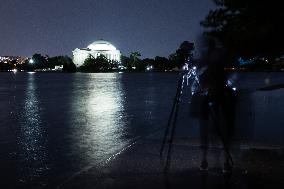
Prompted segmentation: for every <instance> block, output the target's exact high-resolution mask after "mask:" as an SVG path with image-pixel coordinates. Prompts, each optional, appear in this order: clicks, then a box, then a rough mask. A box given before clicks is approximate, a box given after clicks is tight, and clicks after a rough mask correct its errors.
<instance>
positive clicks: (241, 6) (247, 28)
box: [201, 0, 284, 60]
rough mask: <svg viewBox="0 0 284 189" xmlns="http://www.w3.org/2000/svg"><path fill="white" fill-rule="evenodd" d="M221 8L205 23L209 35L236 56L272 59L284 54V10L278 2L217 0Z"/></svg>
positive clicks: (214, 11)
mask: <svg viewBox="0 0 284 189" xmlns="http://www.w3.org/2000/svg"><path fill="white" fill-rule="evenodd" d="M213 1H214V2H215V4H216V6H217V8H216V9H215V10H211V11H210V12H209V14H208V15H207V17H206V18H205V20H204V21H202V22H201V25H203V26H204V27H205V28H207V29H209V30H207V34H208V35H211V36H213V37H216V38H217V39H219V41H220V42H221V43H222V44H223V45H224V46H225V47H226V48H227V49H228V50H229V52H230V54H231V55H232V56H242V57H247V58H248V57H254V56H263V57H266V58H268V59H270V60H273V59H275V58H276V57H279V56H280V55H281V54H283V53H284V45H283V44H284V37H283V33H284V27H283V26H282V22H283V19H284V11H283V8H282V2H281V1H278V0H272V1H258V0H213Z"/></svg>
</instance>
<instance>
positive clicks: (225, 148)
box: [209, 104, 234, 165]
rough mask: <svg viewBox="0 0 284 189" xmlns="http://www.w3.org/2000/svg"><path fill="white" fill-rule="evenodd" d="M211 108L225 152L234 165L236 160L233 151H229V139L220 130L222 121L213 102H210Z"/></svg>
mask: <svg viewBox="0 0 284 189" xmlns="http://www.w3.org/2000/svg"><path fill="white" fill-rule="evenodd" d="M209 108H210V112H211V115H212V119H213V121H214V122H215V126H216V127H217V132H218V135H219V137H220V139H221V141H222V143H223V147H224V150H225V153H226V154H227V157H228V158H229V160H230V162H231V164H232V165H234V161H233V158H232V156H231V153H230V151H229V147H228V145H227V141H225V139H224V137H223V136H222V133H221V130H220V121H219V119H218V115H217V112H216V110H215V109H214V107H213V105H212V104H209Z"/></svg>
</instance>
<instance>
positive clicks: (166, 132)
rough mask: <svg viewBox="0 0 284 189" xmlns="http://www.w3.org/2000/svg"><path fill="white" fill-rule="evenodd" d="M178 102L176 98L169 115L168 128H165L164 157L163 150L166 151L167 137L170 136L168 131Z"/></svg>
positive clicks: (162, 147)
mask: <svg viewBox="0 0 284 189" xmlns="http://www.w3.org/2000/svg"><path fill="white" fill-rule="evenodd" d="M176 104H177V103H176V100H175V102H174V104H173V107H172V110H171V113H170V117H169V120H168V124H167V128H166V130H165V134H164V138H163V142H162V145H161V149H160V157H162V155H163V151H164V147H165V143H166V140H167V138H168V133H169V130H170V126H171V122H172V118H173V115H174V112H175V110H176Z"/></svg>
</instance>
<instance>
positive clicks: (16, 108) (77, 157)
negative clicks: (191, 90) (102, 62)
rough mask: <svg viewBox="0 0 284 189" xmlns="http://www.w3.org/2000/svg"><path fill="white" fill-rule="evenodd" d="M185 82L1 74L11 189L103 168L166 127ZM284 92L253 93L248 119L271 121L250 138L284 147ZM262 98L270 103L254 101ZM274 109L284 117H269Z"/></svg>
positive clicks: (262, 79) (4, 156)
mask: <svg viewBox="0 0 284 189" xmlns="http://www.w3.org/2000/svg"><path fill="white" fill-rule="evenodd" d="M177 77H178V76H177V75H176V74H166V73H163V74H157V73H149V74H118V73H101V74H99V73H98V74H82V73H76V74H64V73H16V74H13V73H0V121H1V122H0V147H1V152H0V166H1V173H0V177H1V178H5V179H4V182H2V183H3V185H6V186H10V187H19V188H20V187H22V186H28V187H30V188H41V187H44V186H46V185H47V186H48V185H53V184H54V185H56V184H59V183H60V182H63V181H64V180H65V179H67V178H69V177H70V176H72V175H73V174H75V173H77V172H79V171H81V170H82V169H84V168H86V167H88V166H99V165H100V164H101V163H103V162H104V161H105V160H107V159H108V158H109V157H110V156H111V155H113V154H115V153H116V152H118V151H120V150H121V149H122V148H123V147H125V146H127V145H129V144H131V143H132V142H133V141H134V140H135V139H137V138H138V137H141V136H145V135H148V134H150V133H152V132H153V131H155V130H157V129H158V128H161V127H164V126H165V125H166V122H167V118H168V115H169V112H170V109H171V106H172V101H173V97H174V94H175V90H176V81H177ZM233 78H234V79H235V81H236V84H237V85H238V88H240V89H247V88H249V89H250V90H252V91H254V90H255V89H257V88H258V87H261V86H263V85H265V84H267V83H272V84H273V83H275V84H278V83H284V77H283V74H281V73H276V74H274V75H273V76H271V74H270V75H267V74H260V75H257V74H256V75H246V74H243V75H240V74H236V75H233ZM267 79H269V80H267ZM240 80H242V82H240ZM282 94H283V90H282V89H280V90H276V92H273V93H272V92H266V93H265V92H261V93H259V92H253V93H252V95H250V97H251V99H254V100H251V99H249V98H247V100H248V102H249V103H250V104H249V105H246V106H245V108H244V107H242V108H243V109H246V110H247V111H244V113H243V115H242V116H247V115H249V114H250V113H251V111H250V110H251V109H253V114H254V116H256V115H262V114H264V115H265V116H260V117H262V120H259V119H258V120H253V119H245V121H246V123H245V124H249V125H250V127H249V128H250V129H247V131H246V132H243V133H245V134H246V136H248V137H256V138H257V136H259V137H260V138H263V137H266V136H267V137H268V139H269V137H270V138H271V136H272V137H275V136H277V137H278V138H280V141H281V142H283V140H282V139H283V136H284V130H283V127H280V126H279V125H281V124H283V125H284V122H283V119H281V116H282V115H283V114H282V112H284V111H281V110H283V107H284V103H283V97H282V96H283V95H282ZM263 98H264V99H263ZM265 98H266V99H265ZM255 99H257V100H258V101H259V100H260V99H261V100H263V102H264V103H254V102H255ZM267 99H268V100H267ZM184 103H187V101H186V100H184ZM267 107H269V109H275V110H278V113H275V114H271V113H269V112H268V110H267ZM185 109H186V108H185ZM264 110H266V112H265V111H264ZM181 112H183V111H181ZM184 112H186V111H184ZM183 117H186V116H181V120H182V119H184V118H183ZM272 119H274V120H275V119H276V120H277V122H276V121H274V122H273V121H271V120H272ZM181 122H182V121H181ZM267 123H270V125H276V126H275V128H274V129H272V131H270V132H271V133H269V132H268V133H267V129H266V126H265V125H267ZM271 123H272V124H271ZM243 124H244V123H240V125H243ZM261 125H262V126H261ZM263 125H264V126H263ZM256 126H258V127H259V128H258V129H256ZM261 128H262V129H261ZM256 130H257V131H256ZM181 133H183V132H181ZM190 133H191V134H187V135H192V136H197V133H198V129H197V128H196V127H194V126H192V127H191V132H190ZM1 188H2V187H1Z"/></svg>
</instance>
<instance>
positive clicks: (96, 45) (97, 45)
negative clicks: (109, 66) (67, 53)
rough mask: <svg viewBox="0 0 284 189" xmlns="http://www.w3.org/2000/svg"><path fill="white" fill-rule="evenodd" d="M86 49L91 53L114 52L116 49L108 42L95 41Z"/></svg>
mask: <svg viewBox="0 0 284 189" xmlns="http://www.w3.org/2000/svg"><path fill="white" fill-rule="evenodd" d="M87 48H88V49H91V50H93V51H115V50H116V48H115V46H113V45H112V44H111V43H110V42H107V41H104V40H99V41H95V42H93V43H92V44H90V45H89V46H88V47H87Z"/></svg>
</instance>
